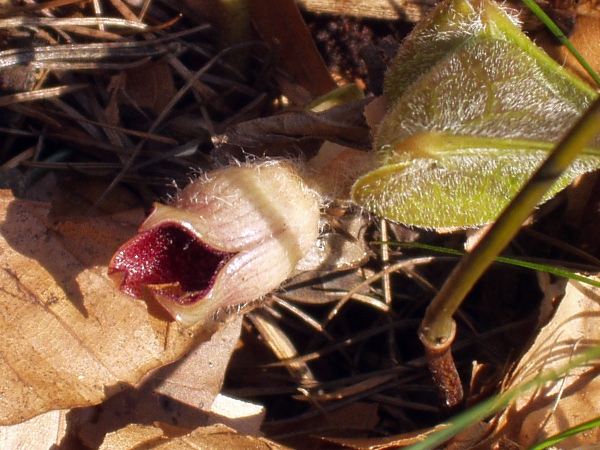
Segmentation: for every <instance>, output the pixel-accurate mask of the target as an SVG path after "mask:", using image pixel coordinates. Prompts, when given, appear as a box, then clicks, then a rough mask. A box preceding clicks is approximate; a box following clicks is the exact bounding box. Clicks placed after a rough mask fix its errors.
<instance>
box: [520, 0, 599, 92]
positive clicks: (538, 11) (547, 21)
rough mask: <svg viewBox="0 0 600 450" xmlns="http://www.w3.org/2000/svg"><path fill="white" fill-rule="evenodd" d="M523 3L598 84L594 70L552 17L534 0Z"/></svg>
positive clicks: (597, 77) (525, 0)
mask: <svg viewBox="0 0 600 450" xmlns="http://www.w3.org/2000/svg"><path fill="white" fill-rule="evenodd" d="M523 3H525V5H527V7H528V8H529V9H530V10H531V11H532V12H533V13H534V14H535V15H536V16H538V18H539V19H540V20H541V21H542V22H543V23H544V25H546V27H547V28H548V30H550V32H552V34H553V35H554V36H556V38H557V39H558V40H559V41H560V43H561V44H562V45H564V46H565V47H566V48H567V49H568V50H569V51H570V52H571V54H572V55H573V56H574V57H575V59H577V61H578V62H579V64H581V67H583V68H584V69H585V71H586V72H587V73H588V74H589V76H590V77H592V79H593V80H594V82H595V83H596V84H597V85H598V86H600V76H598V74H597V73H596V71H595V70H594V69H593V68H592V66H590V65H589V64H588V62H587V61H586V60H585V59H584V58H583V56H581V54H580V53H579V52H578V51H577V49H576V48H575V47H574V46H573V44H571V41H569V39H568V38H567V36H565V34H564V33H563V32H562V30H561V29H560V28H559V27H558V26H557V25H556V24H555V23H554V22H553V21H552V19H551V18H550V17H549V16H548V14H546V13H545V12H544V10H543V9H542V8H540V6H539V5H538V4H537V3H536V2H535V1H534V0H523Z"/></svg>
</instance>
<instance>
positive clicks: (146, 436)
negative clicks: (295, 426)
mask: <svg viewBox="0 0 600 450" xmlns="http://www.w3.org/2000/svg"><path fill="white" fill-rule="evenodd" d="M165 431H166V432H165ZM168 431H169V430H163V429H161V428H159V427H153V426H144V425H135V424H133V425H129V426H127V427H125V428H123V429H121V430H119V431H115V432H114V433H111V434H109V435H107V436H106V439H105V440H104V442H103V444H102V446H101V447H100V450H108V449H110V450H124V449H130V448H148V449H164V450H167V449H178V450H185V449H190V450H196V449H200V448H206V449H211V450H229V449H232V448H235V449H239V450H289V447H284V446H283V445H279V444H276V443H275V442H272V441H270V440H268V439H265V438H262V437H256V436H244V435H241V434H237V433H236V432H235V431H234V430H232V429H230V428H228V427H226V426H225V425H213V426H211V427H201V428H197V429H196V430H194V431H192V432H190V433H189V434H186V435H184V436H175V437H171V436H170V435H169V433H168Z"/></svg>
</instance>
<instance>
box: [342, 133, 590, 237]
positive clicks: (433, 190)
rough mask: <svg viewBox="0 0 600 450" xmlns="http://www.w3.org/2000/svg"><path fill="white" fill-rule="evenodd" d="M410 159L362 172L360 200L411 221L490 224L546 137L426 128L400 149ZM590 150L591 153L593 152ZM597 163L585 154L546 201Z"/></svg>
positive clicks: (357, 189)
mask: <svg viewBox="0 0 600 450" xmlns="http://www.w3.org/2000/svg"><path fill="white" fill-rule="evenodd" d="M403 149H404V150H406V151H404V152H402V153H401V154H402V155H408V154H410V155H412V158H410V159H406V160H405V161H402V162H398V163H395V164H394V163H391V164H387V165H384V166H383V167H381V168H379V169H376V170H374V171H372V172H370V173H368V174H367V175H365V176H363V177H361V178H360V179H359V180H358V181H357V182H356V183H355V185H354V187H353V192H352V193H353V197H354V199H355V201H357V202H358V203H360V204H362V205H363V206H365V207H366V208H367V209H369V210H370V211H372V212H375V213H376V214H379V215H381V216H383V217H387V218H389V219H391V220H395V221H398V222H403V223H409V224H410V225H413V226H418V227H424V228H435V229H438V230H443V229H454V228H460V227H469V226H474V225H479V224H484V223H488V222H491V221H493V220H494V219H495V218H496V216H497V215H498V213H499V212H500V211H501V210H502V209H504V207H505V206H506V205H507V204H508V203H509V201H510V200H511V199H512V198H513V197H514V196H515V195H516V193H517V192H518V191H519V189H520V188H521V186H522V185H523V184H524V183H525V182H526V181H527V179H528V178H529V177H530V176H531V174H532V173H533V172H534V171H535V170H536V169H537V167H538V166H539V165H540V164H541V163H542V161H543V160H544V159H545V158H546V156H547V154H548V152H549V151H550V150H551V149H552V145H551V144H549V143H545V142H535V141H525V140H511V139H497V138H496V139H495V138H483V137H467V136H455V135H452V134H448V133H436V132H425V133H421V134H418V135H416V136H412V137H411V138H409V139H407V140H405V141H403V142H402V143H401V144H399V145H398V146H397V150H398V151H402V150H403ZM590 153H591V151H590ZM599 166H600V157H599V156H597V155H596V154H593V153H591V154H585V155H583V156H582V157H580V158H579V159H577V160H576V161H575V162H574V164H572V165H571V166H570V168H569V169H568V170H567V171H566V172H565V173H564V174H563V175H562V177H561V178H560V179H559V180H558V182H557V183H556V184H554V186H553V188H552V190H551V191H550V192H549V193H548V194H547V195H546V196H545V198H544V200H548V199H549V198H551V197H552V196H554V195H555V194H556V193H557V192H559V191H560V190H561V189H563V188H564V187H566V186H567V185H568V184H569V183H570V182H571V181H572V180H573V179H574V178H575V177H577V176H578V175H579V174H581V173H584V172H588V171H591V170H594V169H595V168H597V167H599Z"/></svg>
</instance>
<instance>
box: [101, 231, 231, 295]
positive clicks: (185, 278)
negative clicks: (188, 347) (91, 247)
mask: <svg viewBox="0 0 600 450" xmlns="http://www.w3.org/2000/svg"><path fill="white" fill-rule="evenodd" d="M233 255H234V254H233V253H227V252H223V251H219V250H216V249H214V248H211V247H210V246H208V245H207V244H205V243H203V242H202V241H201V240H200V239H199V238H198V237H197V236H195V235H194V233H192V232H190V230H188V229H187V228H186V227H183V226H181V225H180V224H178V223H175V222H174V223H169V222H167V223H161V224H160V225H159V226H157V227H154V228H151V229H149V230H147V231H143V232H141V233H140V234H138V235H137V236H135V237H134V238H133V239H131V240H130V241H129V242H127V243H126V244H125V245H123V246H122V247H121V248H120V249H119V250H118V251H117V253H116V254H115V256H114V257H113V259H112V261H111V264H110V267H109V270H108V274H109V275H111V276H116V277H118V276H121V277H122V279H121V282H120V289H121V290H122V291H123V292H125V293H126V294H128V295H131V296H133V297H139V298H141V297H143V296H144V294H145V290H146V289H150V290H153V291H154V292H155V293H160V294H162V295H164V296H167V297H169V298H170V299H171V300H172V301H175V302H179V303H181V304H191V303H194V302H196V301H199V300H200V299H202V298H203V297H205V296H206V295H207V294H208V292H209V291H210V289H211V288H212V286H213V285H214V283H215V280H216V278H217V275H218V273H219V271H220V270H221V269H222V268H223V267H224V266H225V264H226V263H227V261H229V260H230V259H231V257H232V256H233Z"/></svg>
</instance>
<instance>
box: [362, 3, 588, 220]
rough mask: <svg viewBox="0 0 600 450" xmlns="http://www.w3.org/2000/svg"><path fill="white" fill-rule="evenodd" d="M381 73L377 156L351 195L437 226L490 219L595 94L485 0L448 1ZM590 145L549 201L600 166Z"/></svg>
mask: <svg viewBox="0 0 600 450" xmlns="http://www.w3.org/2000/svg"><path fill="white" fill-rule="evenodd" d="M396 82H398V83H399V86H400V87H399V88H398V89H393V88H392V84H394V83H396ZM386 83H387V86H386V92H387V96H388V101H389V99H390V97H391V103H392V106H391V108H390V109H389V110H388V113H387V114H386V116H385V118H384V119H383V121H382V123H381V124H380V127H379V130H378V133H377V136H376V140H375V150H376V155H377V156H376V157H377V160H378V163H379V165H380V166H381V167H380V168H378V169H376V170H374V171H373V172H370V173H368V174H366V175H365V176H363V177H361V178H360V179H359V180H358V181H357V182H356V184H355V185H354V187H353V191H352V195H353V198H354V200H355V201H356V202H357V203H359V204H362V205H363V206H365V207H366V208H368V209H369V210H371V211H372V212H375V213H377V214H380V215H382V216H384V217H386V218H388V219H391V220H394V221H397V222H401V223H405V224H408V225H414V226H420V227H426V228H436V229H444V228H446V229H452V228H458V227H470V226H477V225H482V224H485V223H489V222H491V221H493V220H494V219H495V218H496V217H497V216H498V214H499V213H500V212H501V211H502V209H503V208H504V207H505V206H506V205H507V204H508V202H509V201H510V199H511V198H512V197H514V195H515V194H516V193H517V192H518V190H519V189H520V187H521V186H522V185H523V184H524V183H525V182H526V180H527V179H528V178H529V177H530V176H531V174H532V173H533V172H534V171H535V170H536V169H537V167H538V166H539V165H540V164H541V162H542V161H543V160H544V159H545V157H546V156H547V154H548V152H549V151H550V150H551V149H552V147H553V144H554V143H556V142H558V141H559V140H560V138H561V137H562V136H563V135H564V134H565V132H566V131H567V130H568V129H569V128H570V127H571V126H572V125H573V124H574V123H575V121H576V120H577V119H578V117H580V116H581V114H582V113H583V112H584V111H585V110H586V109H587V107H588V106H589V105H590V104H591V102H592V101H593V100H594V99H595V98H596V96H597V94H596V93H595V91H594V90H592V89H591V88H590V87H588V86H587V85H586V84H585V83H583V82H582V81H580V80H579V79H577V78H575V77H574V76H573V75H571V74H570V73H569V72H567V71H566V70H564V69H562V67H560V66H559V65H558V64H557V63H556V62H554V61H553V60H552V59H550V58H549V57H548V56H547V55H546V54H545V53H543V52H542V51H541V50H540V49H539V48H537V47H536V46H535V45H534V44H533V43H532V42H531V41H530V40H529V39H528V38H527V37H526V36H525V35H524V34H523V33H522V32H521V31H520V30H519V29H518V28H517V27H516V26H515V25H514V24H513V23H512V21H511V20H510V19H509V17H508V16H507V15H506V14H505V13H504V12H503V11H502V10H501V9H500V8H499V7H498V6H496V5H495V4H492V3H489V2H487V1H473V2H468V1H466V0H449V1H447V2H445V3H443V4H442V5H441V6H440V8H439V9H438V10H436V12H435V13H434V14H433V16H432V17H431V18H430V19H429V20H426V21H425V22H424V23H422V24H421V25H419V27H417V28H416V29H415V31H414V32H413V34H411V35H410V36H409V37H408V38H407V39H406V41H405V43H404V44H403V47H402V49H401V50H400V52H399V56H398V57H397V59H395V60H394V62H393V63H392V67H391V69H390V73H389V74H388V77H387V80H386ZM597 153H598V152H594V151H593V150H592V149H590V150H589V151H588V152H587V154H586V155H584V156H583V157H581V158H580V159H578V160H577V161H576V162H575V163H574V164H573V165H572V166H571V168H570V170H569V171H568V172H567V173H565V174H564V175H563V176H562V177H561V178H560V180H559V181H558V182H557V183H556V184H555V185H554V187H553V189H552V192H551V193H549V194H548V195H547V196H546V197H545V198H544V201H546V200H548V199H549V198H551V197H552V196H553V195H555V194H556V193H557V192H558V191H560V190H561V189H563V188H564V187H566V186H567V185H568V184H569V183H570V182H571V181H572V180H573V179H574V178H575V177H577V176H578V175H580V174H581V173H584V172H588V171H592V170H594V169H596V168H597V167H600V157H598V156H597Z"/></svg>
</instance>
